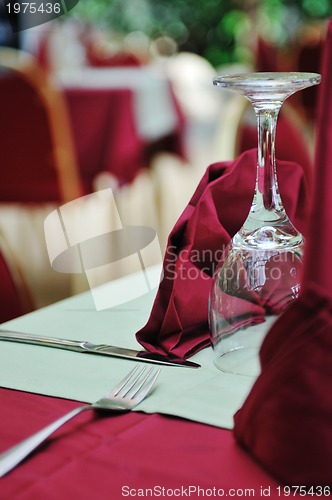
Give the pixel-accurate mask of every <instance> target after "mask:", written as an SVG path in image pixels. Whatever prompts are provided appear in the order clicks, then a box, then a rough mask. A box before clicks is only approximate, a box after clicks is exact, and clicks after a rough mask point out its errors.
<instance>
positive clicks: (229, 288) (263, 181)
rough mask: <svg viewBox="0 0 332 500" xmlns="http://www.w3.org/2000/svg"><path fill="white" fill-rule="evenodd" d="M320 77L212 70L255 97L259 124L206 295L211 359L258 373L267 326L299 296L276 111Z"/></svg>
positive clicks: (297, 256) (298, 245) (220, 81)
mask: <svg viewBox="0 0 332 500" xmlns="http://www.w3.org/2000/svg"><path fill="white" fill-rule="evenodd" d="M319 82H320V75H318V74H316V73H296V72H294V73H292V72H289V73H288V72H286V73H279V72H275V73H244V74H238V75H229V76H223V77H216V78H215V79H214V80H213V83H214V85H216V86H219V87H223V88H226V89H229V90H232V91H235V92H239V93H241V94H242V95H244V96H245V97H246V98H247V99H249V101H250V102H251V103H252V105H253V107H254V110H255V113H256V118H257V129H258V158H257V175H256V185H255V192H254V197H253V201H252V205H251V208H250V211H249V215H248V217H247V219H246V221H245V222H244V224H243V226H242V228H241V229H240V230H239V231H238V232H237V233H236V234H235V236H234V237H233V238H232V240H231V242H230V243H229V245H228V246H227V248H226V250H225V254H224V258H223V260H222V262H221V263H220V265H219V266H218V267H217V269H216V271H215V275H214V279H213V285H212V288H211V293H210V297H209V324H210V332H211V340H212V345H213V349H214V364H215V365H216V366H217V368H219V369H220V370H222V371H225V372H230V373H236V374H241V375H249V376H255V375H258V373H259V363H258V356H257V354H258V350H259V348H260V345H261V343H262V341H263V339H264V336H265V333H266V331H267V328H268V326H269V325H270V324H271V322H272V321H273V320H274V318H275V316H276V315H279V314H281V313H282V312H283V311H284V310H285V309H286V308H287V307H288V306H289V305H290V303H291V302H292V301H293V300H294V299H296V298H297V297H298V294H299V289H300V278H301V270H302V258H303V237H302V235H301V234H300V233H299V231H298V230H297V229H296V228H295V227H294V225H293V224H292V222H291V221H290V220H289V218H288V216H287V214H286V211H285V209H284V206H283V204H282V200H281V197H280V193H279V189H278V182H277V173H276V157H275V134H276V124H277V117H278V113H279V110H280V108H281V106H282V104H283V102H284V100H285V99H286V98H287V97H289V96H290V95H291V94H293V93H295V92H296V91H298V90H301V89H304V88H306V87H309V86H312V85H316V84H318V83H319Z"/></svg>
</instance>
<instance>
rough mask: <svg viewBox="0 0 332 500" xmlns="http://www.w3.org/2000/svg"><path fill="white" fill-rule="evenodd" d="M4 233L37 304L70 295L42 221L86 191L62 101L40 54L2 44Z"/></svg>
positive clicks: (0, 191)
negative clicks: (53, 266)
mask: <svg viewBox="0 0 332 500" xmlns="http://www.w3.org/2000/svg"><path fill="white" fill-rule="evenodd" d="M0 95H1V114H0V116H1V121H0V150H1V156H0V177H1V182H0V231H2V232H3V234H4V237H5V238H6V240H7V242H8V243H9V245H10V246H11V249H12V251H13V253H14V255H15V259H16V260H17V262H18V263H19V266H20V267H21V269H22V272H23V273H24V277H25V280H26V283H27V285H28V287H29V289H30V292H31V294H32V297H33V300H34V303H35V304H36V307H40V306H44V305H47V304H48V303H50V302H54V301H55V300H60V299H61V298H63V297H66V296H68V295H69V290H70V285H69V282H68V280H69V277H68V276H61V275H58V274H57V273H55V272H54V271H52V269H51V267H50V263H49V260H48V255H47V249H46V245H45V236H44V219H45V218H46V216H47V215H48V213H50V211H52V210H54V208H56V207H58V206H59V205H62V204H63V203H66V202H68V201H71V200H74V199H76V198H78V197H80V196H81V195H82V194H83V189H82V186H81V179H80V175H79V171H78V167H77V162H76V157H75V151H74V147H73V142H72V138H71V129H70V125H69V119H68V116H67V109H66V106H65V101H64V99H63V97H62V94H61V92H60V91H59V90H58V89H57V88H56V87H55V85H54V84H53V83H52V82H51V80H50V78H49V77H48V75H47V74H46V73H45V72H44V71H43V70H42V69H41V68H40V67H39V66H38V63H37V62H36V59H35V58H34V57H33V56H31V55H30V54H28V53H25V52H23V51H20V50H17V49H11V48H0Z"/></svg>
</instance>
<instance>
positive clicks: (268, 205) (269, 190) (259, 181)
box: [254, 106, 283, 219]
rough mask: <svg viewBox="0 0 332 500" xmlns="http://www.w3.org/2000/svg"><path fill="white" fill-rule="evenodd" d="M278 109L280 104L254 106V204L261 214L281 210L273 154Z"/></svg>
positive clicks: (256, 210)
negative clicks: (256, 141) (256, 139)
mask: <svg viewBox="0 0 332 500" xmlns="http://www.w3.org/2000/svg"><path fill="white" fill-rule="evenodd" d="M279 109H280V106H276V107H274V108H272V109H260V108H255V112H256V117H257V128H258V161H257V177H256V192H255V200H254V206H255V212H259V213H260V214H261V215H262V212H265V211H269V212H271V211H273V212H275V215H277V213H279V214H280V212H282V211H283V206H282V202H281V198H280V195H279V191H278V182H277V172H276V156H275V139H276V125H277V118H278V113H279ZM260 218H261V217H260ZM276 218H278V217H276ZM268 219H270V217H268Z"/></svg>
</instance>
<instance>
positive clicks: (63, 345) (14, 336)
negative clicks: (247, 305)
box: [0, 330, 201, 368]
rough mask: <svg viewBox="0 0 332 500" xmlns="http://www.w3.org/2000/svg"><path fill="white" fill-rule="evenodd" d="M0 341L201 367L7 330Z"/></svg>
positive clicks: (154, 355)
mask: <svg viewBox="0 0 332 500" xmlns="http://www.w3.org/2000/svg"><path fill="white" fill-rule="evenodd" d="M0 340H5V341H11V342H21V343H24V344H33V345H39V346H44V347H56V348H58V349H66V350H69V351H75V352H80V353H86V354H101V355H103V356H113V357H116V358H124V359H135V360H136V361H146V362H148V363H156V364H162V365H170V366H183V367H188V368H199V367H200V366H201V365H199V364H198V363H194V362H193V361H188V360H184V359H181V358H177V357H173V356H166V355H163V354H157V353H152V352H148V351H137V350H135V349H127V348H124V347H117V346H112V345H107V344H93V343H92V342H88V341H85V340H69V339H60V338H57V337H44V336H41V335H35V334H31V333H21V332H13V331H9V330H0Z"/></svg>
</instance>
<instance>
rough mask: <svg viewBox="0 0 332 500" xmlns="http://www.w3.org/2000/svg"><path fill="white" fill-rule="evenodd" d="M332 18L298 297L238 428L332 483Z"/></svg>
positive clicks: (261, 450) (295, 475)
mask: <svg viewBox="0 0 332 500" xmlns="http://www.w3.org/2000/svg"><path fill="white" fill-rule="evenodd" d="M331 58H332V21H330V22H329V25H328V33H327V39H326V42H325V47H324V56H323V61H322V84H321V87H320V96H319V99H320V101H319V111H318V134H317V145H316V151H317V152H316V158H315V186H314V194H313V208H312V211H311V215H310V222H309V231H308V241H307V243H306V249H305V262H304V271H303V281H302V287H301V295H300V298H299V300H298V301H297V302H296V303H294V304H293V305H292V306H291V307H290V308H289V309H288V310H287V311H286V312H285V314H284V315H282V316H281V317H280V318H279V319H278V320H277V322H276V323H275V324H274V325H273V327H272V328H271V330H270V331H269V332H268V334H267V336H266V338H265V340H264V342H263V345H262V348H261V352H260V358H261V366H262V372H261V375H260V376H259V377H258V379H257V381H256V383H255V384H254V386H253V388H252V390H251V392H250V394H249V396H248V398H247V400H246V401H245V403H244V405H243V407H242V408H241V409H240V410H239V411H238V412H237V413H236V414H235V417H234V421H235V427H234V434H235V437H236V439H237V441H238V442H239V443H240V444H241V445H242V446H244V447H245V448H246V449H247V450H248V451H249V452H250V453H251V454H252V455H253V456H254V457H255V458H256V459H257V460H258V461H259V462H260V463H261V464H262V465H263V466H264V467H265V468H266V469H268V470H269V471H270V472H271V473H273V474H274V475H275V476H276V477H277V478H278V479H279V480H281V481H283V482H285V483H288V484H291V485H304V486H311V485H318V486H324V485H331V484H332V468H331V464H332V395H331V380H332V266H331V255H332V232H331V217H332V197H331V193H330V191H331V186H332V169H331V162H332V100H331V91H330V89H331V86H332V68H331V66H330V61H331Z"/></svg>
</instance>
